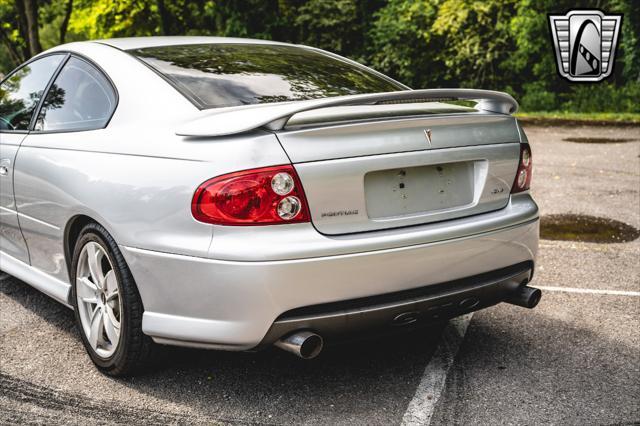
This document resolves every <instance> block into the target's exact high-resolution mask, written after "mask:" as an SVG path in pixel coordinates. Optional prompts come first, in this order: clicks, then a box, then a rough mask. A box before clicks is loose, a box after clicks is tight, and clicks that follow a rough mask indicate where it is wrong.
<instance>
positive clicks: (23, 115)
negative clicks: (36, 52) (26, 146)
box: [0, 55, 64, 130]
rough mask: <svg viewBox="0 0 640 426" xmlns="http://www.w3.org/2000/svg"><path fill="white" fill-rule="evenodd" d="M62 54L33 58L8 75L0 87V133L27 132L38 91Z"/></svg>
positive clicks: (43, 85)
mask: <svg viewBox="0 0 640 426" xmlns="http://www.w3.org/2000/svg"><path fill="white" fill-rule="evenodd" d="M63 58H64V55H50V56H45V57H44V58H41V59H37V60H35V61H33V62H31V63H29V64H27V65H25V66H23V67H22V68H20V69H18V70H17V71H16V72H14V73H13V74H11V75H10V76H9V77H8V78H7V79H6V80H5V81H4V82H3V83H2V85H0V130H27V129H28V128H29V122H30V121H31V116H32V115H33V110H34V109H35V107H36V106H37V105H38V102H39V101H40V97H41V96H42V92H43V91H44V89H45V88H46V86H47V84H48V83H49V80H51V76H53V73H54V72H55V70H56V69H57V68H58V65H60V62H61V61H62V59H63Z"/></svg>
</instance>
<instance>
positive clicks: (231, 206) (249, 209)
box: [191, 165, 310, 225]
mask: <svg viewBox="0 0 640 426" xmlns="http://www.w3.org/2000/svg"><path fill="white" fill-rule="evenodd" d="M191 213H192V214H193V217H194V218H195V219H196V220H199V221H200V222H206V223H213V224H216V225H276V224H282V223H299V222H308V221H309V217H310V216H309V208H308V206H307V200H306V198H305V196H304V191H303V190H302V184H301V183H300V179H299V178H298V174H297V173H296V170H295V169H294V168H293V166H291V165H284V166H274V167H264V168H260V169H253V170H245V171H242V172H236V173H229V174H227V175H222V176H218V177H216V178H213V179H210V180H208V181H206V182H205V183H203V184H202V185H200V187H198V189H197V190H196V193H195V195H194V196H193V201H192V202H191Z"/></svg>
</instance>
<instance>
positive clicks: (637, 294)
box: [535, 285, 640, 297]
mask: <svg viewBox="0 0 640 426" xmlns="http://www.w3.org/2000/svg"><path fill="white" fill-rule="evenodd" d="M535 287H536V288H539V289H540V290H544V291H558V292H564V293H580V294H608V295H611V296H632V297H640V291H623V290H600V289H596V288H574V287H552V286H543V285H536V286H535Z"/></svg>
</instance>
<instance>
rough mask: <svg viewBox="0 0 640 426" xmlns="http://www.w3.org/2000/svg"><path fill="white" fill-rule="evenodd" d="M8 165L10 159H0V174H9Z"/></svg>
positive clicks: (9, 164)
mask: <svg viewBox="0 0 640 426" xmlns="http://www.w3.org/2000/svg"><path fill="white" fill-rule="evenodd" d="M9 166H11V160H9V159H2V160H0V176H6V175H8V174H9Z"/></svg>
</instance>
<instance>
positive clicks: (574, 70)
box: [549, 10, 622, 81]
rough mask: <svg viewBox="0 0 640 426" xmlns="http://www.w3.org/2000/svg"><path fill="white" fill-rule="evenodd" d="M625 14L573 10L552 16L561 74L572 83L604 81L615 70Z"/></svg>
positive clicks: (551, 25) (550, 17) (552, 27)
mask: <svg viewBox="0 0 640 426" xmlns="http://www.w3.org/2000/svg"><path fill="white" fill-rule="evenodd" d="M621 21H622V15H605V14H604V13H602V12H601V11H599V10H572V11H570V12H569V13H567V14H566V15H549V26H550V29H551V36H552V38H553V44H554V46H555V48H556V59H557V61H558V72H559V73H560V75H561V76H562V77H564V78H566V79H567V80H570V81H600V80H603V79H605V78H607V77H609V75H611V71H612V70H613V61H614V59H615V54H616V44H617V43H618V33H619V31H620V24H621Z"/></svg>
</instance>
